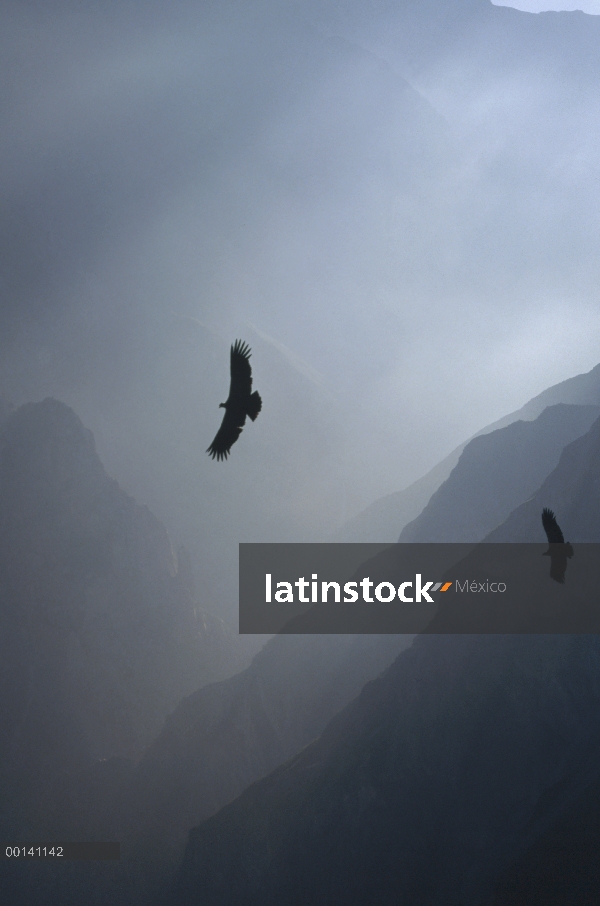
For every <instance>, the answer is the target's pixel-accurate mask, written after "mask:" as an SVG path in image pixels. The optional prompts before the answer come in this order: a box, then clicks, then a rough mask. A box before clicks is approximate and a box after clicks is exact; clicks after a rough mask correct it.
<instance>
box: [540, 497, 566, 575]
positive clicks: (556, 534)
mask: <svg viewBox="0 0 600 906" xmlns="http://www.w3.org/2000/svg"><path fill="white" fill-rule="evenodd" d="M542 525H543V526H544V531H545V532H546V538H547V539H548V544H549V547H548V550H547V551H545V552H544V557H550V578H551V579H554V581H555V582H560V584H561V585H563V584H564V581H565V573H566V571H567V560H570V559H571V557H572V556H573V553H574V551H573V547H572V546H571V544H570V542H568V541H567V543H566V544H565V538H564V535H563V533H562V532H561V530H560V526H559V524H558V522H557V521H556V516H555V515H554V513H553V511H552V510H549V509H548V507H544V509H543V510H542Z"/></svg>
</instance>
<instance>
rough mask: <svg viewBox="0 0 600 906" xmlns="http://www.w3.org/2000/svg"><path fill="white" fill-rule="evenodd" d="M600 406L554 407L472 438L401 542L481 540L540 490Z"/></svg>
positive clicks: (564, 405) (586, 429)
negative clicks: (565, 451)
mask: <svg viewBox="0 0 600 906" xmlns="http://www.w3.org/2000/svg"><path fill="white" fill-rule="evenodd" d="M599 414H600V409H599V408H598V407H597V406H569V405H566V404H564V403H560V404H558V405H555V406H549V407H548V408H547V409H545V410H544V411H543V412H542V414H541V415H539V416H538V417H537V418H536V419H535V420H534V421H517V422H513V423H512V424H510V425H507V426H506V427H505V428H499V429H498V430H496V431H492V432H490V433H489V434H483V435H481V436H480V437H476V438H474V439H473V440H472V441H470V442H469V443H468V444H467V446H466V447H465V449H464V450H463V452H462V454H461V456H460V459H459V461H458V463H457V465H456V467H455V468H454V469H453V471H452V473H451V475H450V476H449V478H448V479H447V480H446V481H445V482H444V484H443V485H442V486H441V487H440V488H438V490H437V491H436V492H435V494H434V495H433V496H432V498H431V500H430V501H429V503H428V504H427V506H426V507H425V509H424V510H423V512H422V513H421V514H420V516H418V517H417V518H416V519H415V520H414V521H413V522H411V523H409V524H408V525H407V526H406V527H405V528H404V529H403V531H402V533H401V535H400V538H399V540H400V541H401V542H430V541H452V542H459V541H467V542H473V541H481V540H482V538H484V537H485V535H487V534H488V532H490V531H492V529H494V528H495V527H496V526H497V525H499V524H500V523H501V522H503V521H504V519H506V517H507V516H508V515H509V514H510V512H511V511H512V510H513V509H514V508H515V507H516V506H518V505H519V504H520V503H522V502H523V501H524V500H526V499H527V498H528V497H530V496H531V494H532V493H533V492H534V491H536V490H537V488H539V486H540V484H541V483H542V481H543V480H544V478H546V476H547V475H548V474H549V473H550V472H551V471H552V469H553V468H554V467H555V466H556V465H557V463H558V460H559V457H560V454H561V452H562V450H563V448H564V447H565V446H566V444H568V443H570V442H571V441H573V440H575V438H577V437H580V436H581V435H582V434H585V433H586V432H587V431H588V430H589V428H590V426H591V424H592V423H593V422H594V421H595V420H596V418H597V417H598V415H599Z"/></svg>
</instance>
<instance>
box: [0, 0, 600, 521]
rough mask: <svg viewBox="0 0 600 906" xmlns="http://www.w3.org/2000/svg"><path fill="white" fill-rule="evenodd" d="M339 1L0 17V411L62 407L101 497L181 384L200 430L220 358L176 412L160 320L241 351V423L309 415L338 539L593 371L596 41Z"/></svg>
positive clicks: (455, 6) (172, 349)
mask: <svg viewBox="0 0 600 906" xmlns="http://www.w3.org/2000/svg"><path fill="white" fill-rule="evenodd" d="M578 5H579V6H581V4H578ZM342 6H343V5H340V4H336V3H333V2H332V3H325V2H323V3H320V2H312V3H303V4H299V5H296V4H294V3H290V4H281V3H279V4H278V3H272V2H267V0H264V2H256V3H253V4H239V3H234V2H231V3H227V4H216V3H207V4H201V5H200V4H196V3H188V2H178V3H167V2H162V0H154V2H150V3H147V4H144V5H142V6H140V5H139V4H134V3H131V2H129V3H128V2H124V3H104V4H99V5H92V4H86V5H82V4H79V3H75V2H69V0H64V2H52V3H38V2H27V3H25V2H5V3H4V4H3V12H2V14H1V15H2V20H3V22H2V28H1V29H0V58H1V59H2V67H3V75H2V79H1V81H0V84H1V85H2V88H1V98H0V101H1V110H2V121H3V128H2V130H1V135H0V193H1V196H2V214H1V215H0V217H1V223H0V228H1V230H2V244H1V251H0V265H1V274H0V280H1V284H0V287H1V291H2V302H1V305H2V308H1V312H0V318H1V324H0V328H1V336H0V349H1V351H2V362H1V365H0V389H2V390H3V392H4V393H5V394H6V395H7V396H8V397H10V398H12V399H13V400H14V401H16V402H22V401H25V400H27V399H41V398H43V397H44V396H46V395H49V394H52V395H55V396H58V397H59V398H61V399H64V400H65V401H66V402H67V403H69V404H71V405H73V406H74V407H75V408H76V410H77V411H78V413H79V414H80V415H81V417H82V418H83V419H84V421H85V422H86V424H88V425H89V426H90V427H91V428H92V429H93V430H94V431H95V433H96V435H97V438H98V444H99V448H100V451H101V453H102V456H103V459H104V460H105V462H106V463H107V467H109V468H110V469H111V470H112V472H113V474H117V477H119V478H120V479H122V480H125V478H126V477H127V476H129V478H131V476H134V475H136V474H137V473H138V472H140V470H141V468H142V467H141V466H140V467H139V468H137V464H138V460H137V459H136V457H138V455H139V454H138V452H136V451H137V450H138V449H142V448H143V447H144V445H146V446H147V440H146V439H147V437H149V436H150V434H151V430H154V428H156V431H159V428H160V422H161V420H163V418H164V416H163V415H162V414H161V412H162V410H160V406H162V405H164V406H165V407H166V408H165V410H164V411H165V412H166V411H169V412H172V411H173V408H174V406H175V405H176V402H174V400H175V401H176V400H177V398H178V397H179V393H178V388H179V387H180V386H181V398H185V399H186V400H187V401H189V406H188V409H187V410H186V412H185V413H183V412H182V414H181V419H183V420H184V421H185V420H187V421H188V422H189V423H190V424H191V423H195V421H197V422H198V424H200V423H202V430H203V432H204V433H203V434H202V435H201V437H200V438H199V440H198V443H199V444H201V443H204V447H206V446H208V443H209V442H210V440H211V439H212V432H213V428H215V427H216V425H217V423H218V418H219V414H218V410H216V406H217V404H218V402H221V401H222V399H223V398H224V394H225V393H226V386H225V387H224V388H223V391H219V390H218V387H219V386H221V385H222V383H225V385H226V382H227V380H228V377H227V372H226V369H227V361H226V353H225V360H224V365H223V368H224V370H223V371H222V372H221V373H220V374H219V375H218V379H217V381H216V385H215V387H214V388H213V387H212V386H211V391H210V394H208V395H203V393H204V391H203V389H202V387H200V386H199V387H198V392H197V396H195V395H194V394H195V393H196V389H195V385H194V381H195V380H196V378H195V377H194V375H193V373H192V372H190V371H189V369H188V371H187V372H186V374H185V375H184V374H183V371H182V372H181V374H179V372H178V368H179V367H180V365H179V364H178V363H180V362H181V357H182V356H181V351H180V349H179V347H178V346H177V343H178V342H179V340H177V341H176V340H174V339H173V336H174V334H173V331H175V332H176V331H177V330H178V329H179V328H178V327H176V325H178V324H179V325H181V324H186V323H189V324H192V322H193V323H197V322H199V323H200V325H201V326H202V329H203V330H206V331H208V332H209V334H210V335H212V336H214V337H215V338H216V340H215V342H216V343H217V344H222V346H221V345H219V349H220V350H222V349H224V350H227V348H228V344H229V343H230V342H232V341H233V340H234V339H235V338H236V337H237V336H241V337H244V338H247V339H250V340H251V341H252V342H254V340H253V338H255V337H261V338H262V340H261V342H263V343H264V344H266V345H265V349H267V347H268V348H269V349H270V350H272V352H273V355H274V356H276V357H277V356H278V357H279V358H278V362H279V364H278V365H275V364H274V365H273V371H272V372H269V373H268V374H272V375H273V376H272V378H271V377H268V374H267V371H266V370H264V371H263V374H262V384H261V385H260V386H259V383H258V382H259V379H260V378H261V366H262V364H263V363H264V362H265V356H266V353H265V355H263V356H262V359H261V357H260V356H258V354H257V353H255V356H254V359H253V365H254V368H255V377H256V380H257V383H256V386H257V387H258V388H259V390H260V391H261V394H262V395H263V399H265V410H264V411H265V412H268V411H269V404H268V400H269V395H270V394H274V393H275V392H276V391H275V386H274V385H273V387H270V386H269V385H268V383H267V385H266V386H265V383H266V382H267V381H268V380H272V381H273V382H274V384H277V385H278V387H279V388H282V387H284V386H287V384H286V383H285V382H286V381H288V380H289V382H290V387H291V386H292V385H293V386H294V387H295V386H296V383H297V384H298V386H300V384H302V382H305V383H306V386H307V387H309V390H307V391H306V393H307V394H308V396H307V397H306V398H307V399H308V398H309V396H310V399H311V400H313V403H310V406H313V405H314V407H316V408H318V407H319V406H321V407H325V408H326V407H327V406H331V407H332V409H331V411H332V412H333V413H334V416H327V417H328V418H329V417H332V418H333V417H335V418H336V419H337V421H338V422H339V424H336V426H335V428H334V429H332V432H331V437H332V438H335V439H336V440H335V443H333V442H332V446H333V448H334V449H332V450H329V451H328V453H327V457H328V459H327V467H326V471H323V474H322V475H321V476H320V479H319V480H321V481H322V486H323V487H325V486H326V485H327V483H328V482H329V481H330V479H331V480H333V478H331V476H336V475H338V473H340V472H343V474H344V482H345V491H344V494H346V498H345V500H346V502H345V504H344V505H343V506H341V505H340V509H339V513H337V510H336V513H337V515H336V517H335V518H336V519H338V518H342V517H343V515H352V513H353V512H356V511H357V510H358V509H360V508H361V507H362V506H365V505H367V504H368V503H369V502H371V500H373V499H375V498H376V497H377V496H379V495H382V494H385V493H390V492H392V491H394V490H397V489H399V488H401V487H404V486H405V485H407V484H408V483H409V482H410V481H412V480H414V479H416V478H417V477H419V476H420V475H421V474H423V472H425V471H426V470H427V469H428V468H430V467H431V466H432V465H434V464H435V463H436V462H437V461H438V460H439V459H440V458H441V457H442V456H443V455H445V454H446V453H447V452H449V450H450V449H452V448H453V447H454V446H455V445H456V444H458V443H459V442H461V441H462V440H464V439H465V438H466V437H468V436H469V435H470V434H472V433H474V432H475V431H477V430H478V429H480V428H481V427H482V426H483V425H485V424H486V423H488V422H490V421H492V420H495V419H496V418H498V417H500V416H502V415H504V414H505V413H507V412H509V411H511V410H513V409H515V408H518V407H519V406H521V405H522V404H523V403H524V402H525V401H526V400H527V399H529V398H530V397H531V396H532V395H534V394H536V393H539V392H540V391H542V390H543V389H544V388H546V387H547V386H549V385H551V384H553V383H555V382H557V381H560V380H563V379H565V378H567V377H570V376H571V375H573V374H576V373H579V372H582V371H587V370H589V369H590V368H592V367H593V366H594V365H596V364H597V363H598V361H600V315H599V313H598V304H597V287H598V278H599V276H600V274H599V273H598V271H599V268H598V256H597V247H598V241H597V237H598V227H599V222H598V220H599V216H600V215H599V211H600V206H599V204H598V202H599V201H600V199H599V198H598V194H599V187H600V182H599V180H598V176H599V171H598V163H599V162H598V147H597V135H598V125H599V123H600V107H599V104H598V97H597V75H598V72H597V66H596V63H595V48H596V47H597V43H596V44H595V43H594V41H596V38H597V34H596V30H594V31H593V32H592V31H590V29H592V28H594V29H595V23H596V22H597V21H598V20H596V19H595V18H591V17H585V22H584V24H583V25H582V24H581V23H580V21H579V20H580V19H581V18H582V17H581V16H579V17H577V18H576V19H574V18H573V16H576V14H569V16H571V18H568V17H567V18H568V23H571V24H568V26H565V29H566V30H564V37H563V32H557V31H553V29H554V28H555V26H554V25H552V24H550V25H544V24H541V25H540V24H539V23H541V20H542V19H543V18H544V17H537V16H536V17H531V16H526V15H524V14H523V15H521V14H519V13H517V12H514V11H510V10H493V9H492V8H491V7H490V8H489V9H488V4H487V3H486V2H485V0H481V2H478V0H460V2H455V0H448V2H447V3H446V4H444V3H443V0H428V2H427V3H423V4H418V5H417V6H418V10H417V8H416V7H415V5H414V4H412V5H411V7H410V8H411V9H412V12H410V13H408V12H406V10H407V9H409V7H408V6H407V7H405V6H404V5H403V4H401V3H399V4H390V3H387V2H384V0H381V2H380V3H376V4H366V3H362V4H361V3H360V2H355V3H348V4H347V7H346V8H345V11H344V12H343V14H341V13H340V9H341V7H342ZM520 8H521V9H524V8H525V4H522V5H520ZM539 8H540V7H537V6H535V7H534V6H527V9H531V10H532V11H537V10H538V9H539ZM544 8H548V5H545V7H544ZM415 10H416V11H415ZM590 11H591V6H590ZM595 11H596V12H600V4H598V5H597V9H596V10H595ZM405 15H406V16H407V17H408V18H407V19H406V21H405V20H404V19H403V18H402V17H403V16H405ZM565 15H567V14H565ZM448 17H449V19H448ZM448 21H450V27H448V25H447V22H448ZM562 21H563V20H561V22H562ZM565 21H567V20H565ZM407 23H408V24H407ZM440 23H441V24H440ZM498 23H500V25H499V26H498ZM496 27H501V28H503V29H504V28H506V29H509V30H510V29H515V30H516V31H514V33H513V32H512V31H507V32H506V34H507V35H509V37H508V38H507V39H506V44H505V45H504V44H503V43H502V41H501V40H500V39H496V38H494V39H493V40H492V39H491V38H489V37H488V31H489V34H490V35H491V34H492V32H493V29H495V28H496ZM562 27H563V26H561V28H562ZM540 28H542V31H539V29H540ZM536 29H537V31H536ZM544 29H545V30H544ZM588 33H589V34H588ZM494 34H495V32H494ZM513 34H515V35H517V36H518V39H517V40H515V39H514V38H512V37H510V35H513ZM407 35H408V36H411V37H410V38H407V37H406V36H407ZM588 37H589V40H588ZM591 48H594V49H591ZM186 319H192V320H191V321H186ZM174 325H175V326H174ZM248 325H251V327H250V326H248ZM195 329H196V328H195V327H194V328H193V330H195ZM252 331H254V333H252ZM182 342H183V341H182ZM257 342H258V341H257ZM215 348H216V347H215ZM157 363H160V369H159V367H158V364H157ZM269 367H270V366H269ZM277 369H279V371H278V370H277ZM159 370H160V374H161V375H162V376H161V377H160V379H159V376H158V375H159ZM165 375H166V377H165ZM197 380H198V381H200V380H201V375H200V371H199V372H198V378H197ZM219 381H221V383H219ZM165 382H166V383H168V385H169V387H171V388H172V389H171V391H169V392H171V393H172V397H170V398H169V399H167V397H166V391H165V389H164V388H165V386H166V384H165ZM185 382H187V384H186V385H185V386H184V383H185ZM294 382H296V383H294ZM299 392H300V391H299ZM302 392H304V391H302ZM219 393H221V394H222V395H220V396H218V398H214V399H213V395H218V394H219ZM311 394H312V396H311ZM186 405H187V404H186ZM306 405H307V406H309V403H308V402H307V403H306ZM153 407H154V408H153ZM194 407H197V408H194ZM205 411H206V413H209V414H208V415H206V416H205ZM278 411H279V410H278ZM307 411H308V410H307ZM311 411H312V410H311ZM315 411H316V410H315ZM319 411H321V410H319ZM322 411H325V409H323V410H322ZM327 411H329V410H327ZM142 412H143V413H145V415H144V416H143V418H142V415H141V413H142ZM152 412H154V413H155V417H156V425H158V427H157V426H156V425H153V424H152V415H151V414H150V413H152ZM282 417H283V416H282ZM285 417H289V419H291V420H293V419H294V418H295V413H294V409H293V406H291V407H290V411H289V413H288V414H287V416H285ZM205 418H206V421H203V419H205ZM311 418H312V416H310V417H309V416H308V415H307V416H306V423H304V422H303V424H305V427H304V428H303V431H302V437H301V439H300V440H301V441H302V442H303V443H305V444H306V446H307V451H308V452H307V453H306V457H308V456H309V454H310V455H312V454H313V453H314V452H315V448H316V442H315V441H314V440H311V432H312V431H313V430H314V425H315V424H316V423H317V421H318V420H319V419H321V421H319V422H318V423H319V425H320V427H319V430H321V429H323V431H324V432H325V433H326V431H325V428H324V427H323V425H324V424H325V423H324V422H323V419H324V416H323V415H322V412H321V415H319V416H318V418H317V416H316V415H315V416H314V420H313V421H311ZM136 419H138V420H139V425H138V427H137V428H135V430H139V437H138V438H137V440H136V437H137V435H136V437H134V436H133V433H132V432H133V431H134V427H133V426H134V424H137V423H136ZM143 419H145V421H143ZM211 419H212V421H211ZM261 419H263V422H262V423H263V424H264V423H265V421H266V417H265V416H261ZM142 422H143V424H142ZM311 426H313V427H311ZM260 430H261V420H260V419H259V421H258V422H257V423H256V425H253V426H249V427H248V428H247V429H246V431H245V433H244V435H243V436H242V440H241V441H240V444H239V445H238V446H239V447H240V448H241V446H242V442H244V443H247V444H248V445H250V444H252V443H253V441H251V440H248V439H247V436H248V435H250V433H251V432H252V431H253V432H259V431H260ZM264 430H266V429H264ZM272 431H273V435H272V439H271V435H269V438H270V440H269V443H270V447H269V449H270V450H271V451H272V452H273V456H274V461H277V462H279V460H278V459H277V457H278V456H279V457H280V458H281V461H282V462H284V461H285V459H286V456H287V452H286V449H285V448H284V446H283V443H284V442H283V440H281V443H282V449H281V450H278V449H276V447H277V443H278V441H277V437H278V434H277V428H276V426H273V427H272ZM284 434H285V432H284ZM205 435H208V436H206V437H205ZM255 436H256V434H255ZM280 436H281V437H283V436H284V435H280ZM342 437H343V440H342V441H339V443H338V440H337V439H338V438H342ZM300 440H297V441H294V443H295V445H296V446H297V445H298V443H300ZM319 442H321V441H319ZM136 443H137V444H138V446H137V447H136ZM285 443H291V441H289V439H288V440H286V441H285ZM336 445H337V446H336ZM248 449H250V447H248ZM201 452H203V451H202V450H201ZM235 452H237V450H236V451H235ZM157 455H158V454H157ZM241 455H242V454H240V456H241ZM261 455H262V454H261ZM303 455H304V454H303ZM165 456H166V454H165ZM306 457H305V460H303V462H308V461H309V460H308V459H306ZM238 458H239V457H238ZM163 459H164V457H163ZM211 465H213V464H212V463H211ZM156 468H157V469H158V465H157V466H156ZM161 468H164V469H165V470H168V468H169V467H168V465H167V464H166V460H165V461H164V462H163V463H162V465H161ZM202 468H203V469H204V468H205V467H204V465H203V466H202ZM277 468H279V466H278V467H277ZM283 468H284V466H283V465H282V466H281V469H283ZM294 468H295V467H294ZM324 469H325V467H324ZM311 470H313V471H314V469H313V466H311V467H310V468H309V467H308V465H307V466H306V474H307V475H308V474H309V472H311ZM213 474H214V473H210V472H203V473H202V481H208V482H210V481H211V480H212V479H211V476H212V475H213ZM281 474H282V475H283V472H282V473H281ZM131 480H132V483H134V480H133V478H131ZM219 480H220V479H219ZM241 480H242V479H241V478H240V481H241ZM302 480H304V478H303V479H302ZM306 480H307V481H308V479H306ZM336 480H337V479H336ZM281 481H282V482H284V479H283V478H282V479H281ZM292 481H293V479H292V478H289V477H288V478H285V482H284V483H287V484H288V485H289V484H290V482H292ZM150 483H151V478H148V486H149V485H150ZM144 487H146V485H144ZM132 490H135V491H136V493H139V494H141V495H142V496H143V495H144V493H145V492H144V491H143V490H142V485H140V486H139V487H136V488H132ZM277 493H278V492H277ZM332 493H333V492H332ZM335 493H336V495H338V496H339V494H338V491H337V490H336V492H335ZM273 494H275V491H273ZM320 494H321V491H319V492H318V494H317V493H316V492H315V499H314V500H312V498H311V491H310V489H309V488H308V485H307V488H306V490H305V491H304V490H303V491H302V493H300V492H299V496H298V500H305V501H306V507H307V509H310V507H313V509H315V510H316V509H318V506H319V504H318V501H317V497H319V495H320ZM146 496H149V495H148V494H147V495H146ZM295 505H296V504H295ZM297 505H298V506H300V504H299V503H297ZM328 506H329V504H328ZM340 514H342V515H340ZM311 518H312V517H311Z"/></svg>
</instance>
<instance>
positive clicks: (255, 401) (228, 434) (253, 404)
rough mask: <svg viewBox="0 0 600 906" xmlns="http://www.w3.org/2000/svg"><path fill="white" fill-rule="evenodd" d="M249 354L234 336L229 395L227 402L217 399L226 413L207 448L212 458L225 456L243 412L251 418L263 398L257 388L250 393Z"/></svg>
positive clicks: (242, 422)
mask: <svg viewBox="0 0 600 906" xmlns="http://www.w3.org/2000/svg"><path fill="white" fill-rule="evenodd" d="M250 354H251V353H250V347H249V346H248V344H247V343H244V342H242V340H236V341H235V344H234V345H233V346H232V347H231V354H230V370H231V383H230V384H229V396H228V397H227V400H226V402H224V403H219V408H220V409H221V408H222V409H225V415H224V416H223V421H222V422H221V427H220V428H219V430H218V431H217V433H216V435H215V439H214V440H213V442H212V444H211V445H210V447H209V448H208V450H207V451H206V452H207V453H208V454H209V455H210V456H212V458H213V459H217V460H221V459H227V457H228V456H229V451H230V450H231V448H232V446H233V445H234V443H235V442H236V440H237V439H238V437H239V436H240V434H241V433H242V428H243V427H244V425H245V423H246V416H247V415H249V416H250V418H251V419H252V421H254V420H255V419H256V416H257V415H258V413H259V412H260V410H261V408H262V400H261V398H260V396H259V395H258V393H257V391H256V390H255V391H254V393H252V369H251V367H250Z"/></svg>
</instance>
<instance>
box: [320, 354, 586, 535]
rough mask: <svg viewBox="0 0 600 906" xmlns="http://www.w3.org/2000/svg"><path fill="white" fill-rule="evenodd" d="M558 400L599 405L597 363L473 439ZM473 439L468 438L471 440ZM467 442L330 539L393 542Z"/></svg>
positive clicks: (527, 418) (526, 418)
mask: <svg viewBox="0 0 600 906" xmlns="http://www.w3.org/2000/svg"><path fill="white" fill-rule="evenodd" d="M559 403H566V404H570V405H576V406H600V365H596V367H595V368H592V370H591V371H589V372H587V373H586V374H578V375H576V376H575V377H572V378H569V379H568V380H566V381H561V383H560V384H555V385H554V386H553V387H548V389H547V390H544V391H543V392H542V393H540V394H538V396H535V397H533V399H531V400H529V402H527V403H526V404H525V405H524V406H522V408H521V409H518V410H517V411H516V412H511V413H510V414H509V415H506V416H504V417H503V418H501V419H498V421H496V422H493V423H492V424H491V425H487V426H486V427H485V428H482V429H481V431H479V432H478V433H477V434H476V435H475V438H477V437H480V436H481V435H485V434H489V433H491V432H492V431H497V430H498V429H500V428H505V427H506V426H507V425H510V424H512V423H513V422H515V421H518V420H519V419H521V420H523V421H533V420H534V419H536V418H538V416H539V415H541V413H542V412H543V411H544V409H546V408H548V407H549V406H555V405H557V404H559ZM473 439H474V438H471V440H473ZM468 443H470V441H469V440H467V441H465V443H464V444H461V445H460V446H459V447H457V448H456V449H455V450H453V451H452V453H450V454H449V455H448V456H447V457H446V458H445V459H443V460H442V461H441V462H439V463H438V464H437V465H436V466H434V468H433V469H431V470H430V471H429V472H427V474H426V475H424V476H423V477H422V478H420V479H418V481H415V482H414V483H413V484H411V485H409V486H408V487H407V488H404V490H402V491H396V492H395V493H394V494H389V495H388V496H387V497H382V498H380V499H379V500H376V501H375V502H374V503H372V504H371V505H370V506H369V507H367V509H366V510H363V511H362V512H361V513H359V514H358V516H355V517H354V519H351V520H349V521H348V522H347V523H345V525H344V526H342V527H341V529H339V530H338V531H337V532H336V533H335V535H334V536H333V537H332V540H333V541H338V542H369V541H372V542H377V543H379V542H384V541H387V542H390V543H391V542H394V541H397V540H398V536H399V534H400V532H401V531H402V530H403V529H404V527H405V526H406V525H407V524H408V523H409V522H410V521H411V520H413V519H415V518H416V517H417V516H419V514H420V513H421V511H422V510H423V508H424V507H425V506H426V505H427V503H428V501H429V500H430V498H431V496H432V494H434V493H435V491H436V490H437V489H438V488H439V487H440V485H442V484H443V482H444V481H446V479H447V478H448V477H449V475H450V474H451V472H452V470H453V469H454V468H455V466H456V465H457V463H458V461H459V459H460V456H461V454H462V452H463V450H464V449H465V447H466V446H467V444H468Z"/></svg>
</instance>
